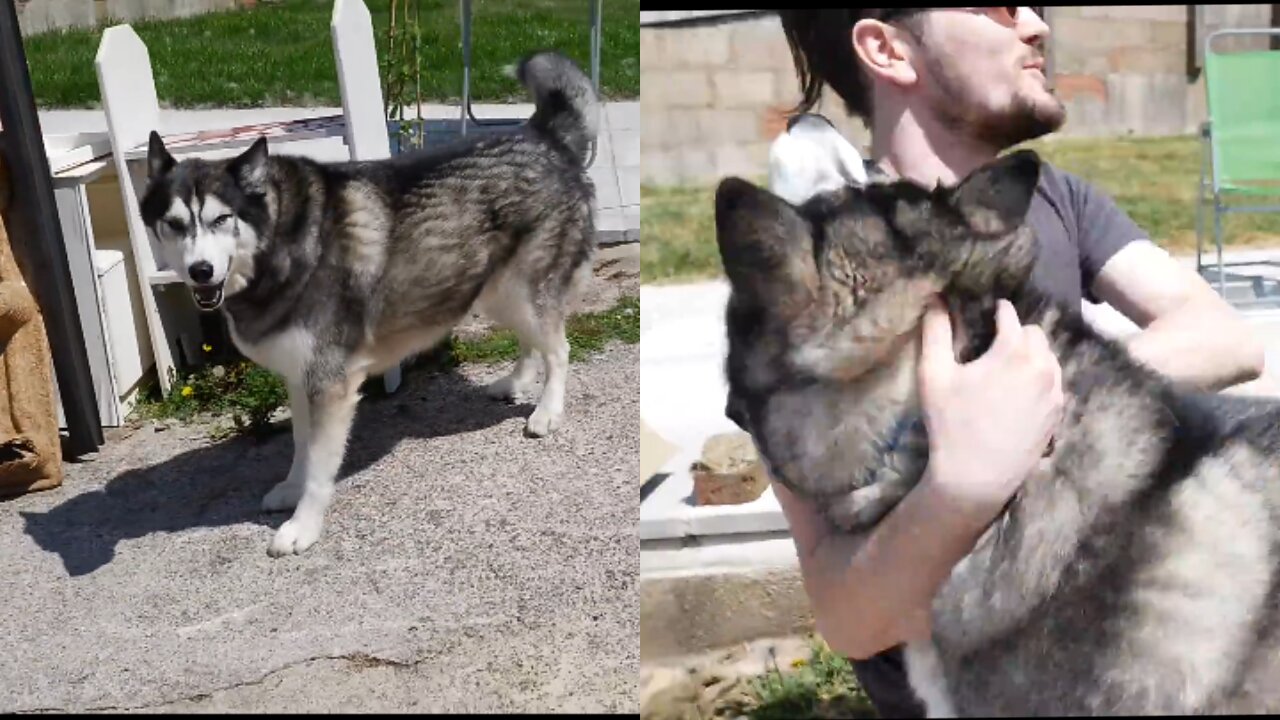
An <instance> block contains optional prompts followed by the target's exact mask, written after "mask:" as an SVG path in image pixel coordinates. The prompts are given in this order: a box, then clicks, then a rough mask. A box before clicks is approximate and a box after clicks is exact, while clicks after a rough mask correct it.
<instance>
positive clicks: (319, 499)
mask: <svg viewBox="0 0 1280 720" xmlns="http://www.w3.org/2000/svg"><path fill="white" fill-rule="evenodd" d="M362 382H364V374H363V373H349V374H346V375H345V376H343V377H340V378H337V379H334V380H331V381H329V382H326V383H323V384H322V385H320V386H319V387H315V386H314V385H313V387H311V388H310V389H309V391H308V393H307V399H308V404H309V408H308V415H307V418H308V432H307V434H306V435H307V442H306V445H305V453H306V457H305V458H304V460H303V463H304V468H305V480H304V485H303V491H302V497H301V498H300V499H299V500H298V506H297V508H296V509H295V510H294V511H293V517H291V518H289V520H288V521H287V522H285V524H284V525H281V526H280V529H279V530H278V531H276V535H275V537H274V538H272V540H271V546H270V548H268V550H267V552H268V554H270V555H271V556H272V557H280V556H281V555H290V554H297V553H301V552H304V551H306V549H307V548H309V547H311V546H312V545H314V544H315V542H316V541H317V540H319V539H320V533H321V530H322V529H323V527H324V517H325V513H326V512H327V511H328V509H329V503H330V502H331V501H332V500H333V483H334V479H335V478H336V477H337V475H338V470H339V469H340V468H341V466H342V458H343V456H344V454H345V453H346V447H347V437H348V435H349V434H350V432H351V421H352V419H353V418H354V417H355V410H356V404H357V403H358V402H359V400H360V393H359V389H360V383H362Z"/></svg>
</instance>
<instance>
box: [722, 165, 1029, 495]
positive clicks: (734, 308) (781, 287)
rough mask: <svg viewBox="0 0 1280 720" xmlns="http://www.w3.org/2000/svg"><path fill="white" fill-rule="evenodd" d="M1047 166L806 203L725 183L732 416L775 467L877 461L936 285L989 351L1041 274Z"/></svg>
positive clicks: (814, 471) (971, 343)
mask: <svg viewBox="0 0 1280 720" xmlns="http://www.w3.org/2000/svg"><path fill="white" fill-rule="evenodd" d="M1039 173H1040V161H1039V158H1038V157H1037V156H1036V155H1035V154H1034V153H1032V152H1029V151H1023V152H1018V153H1013V154H1010V155H1007V156H1005V157H1003V158H1001V159H998V160H996V161H993V162H992V163H990V164H988V165H986V166H984V167H982V168H980V169H978V170H976V171H974V172H973V173H972V174H971V175H970V176H968V177H967V178H965V179H964V180H963V181H961V182H960V183H959V184H958V185H956V186H954V187H948V188H944V187H938V188H935V189H932V190H928V189H925V188H922V187H920V186H918V185H916V184H914V183H911V182H907V181H899V182H893V183H885V184H871V185H868V186H866V187H855V186H849V187H846V188H841V189H839V190H835V191H832V192H829V193H825V194H823V195H819V196H817V197H815V198H813V199H811V200H809V201H808V202H806V203H804V204H803V205H800V206H795V205H792V204H790V203H788V202H786V201H784V200H782V199H781V198H779V197H777V196H775V195H773V194H772V193H770V192H768V191H766V190H763V189H760V188H757V187H755V186H754V185H752V184H750V183H748V182H745V181H743V180H739V179H728V180H725V181H723V182H722V183H721V184H720V186H719V188H718V189H717V193H716V200H715V203H716V234H717V242H718V243H719V248H720V255H721V259H722V261H723V263H724V268H725V272H726V274H727V275H728V279H729V283H730V285H731V294H730V298H729V304H728V310H727V313H726V322H727V329H728V338H729V353H728V358H727V362H726V374H727V376H728V380H729V388H730V399H729V403H728V406H727V408H726V414H727V415H728V416H729V417H730V418H731V419H733V420H734V421H735V422H736V423H737V424H738V425H739V426H740V427H743V428H744V429H747V430H748V431H750V432H751V433H752V434H753V435H754V436H755V438H756V441H757V443H758V444H759V446H760V449H761V452H762V453H764V454H766V455H767V456H768V455H772V457H771V458H770V460H771V462H772V463H773V465H774V469H775V471H776V472H778V473H780V474H782V475H786V474H787V473H788V472H790V473H792V479H794V480H797V481H799V479H800V478H802V477H815V476H818V475H821V474H824V473H829V472H833V471H838V472H840V473H842V474H845V475H847V473H848V472H849V468H855V467H863V466H866V465H867V464H869V463H872V462H874V458H872V457H871V456H870V455H869V453H870V452H871V450H869V449H867V448H872V447H874V446H875V445H876V444H877V443H878V442H883V441H884V440H885V435H884V433H885V432H886V429H887V428H889V427H892V426H893V425H894V424H895V423H897V422H899V421H900V420H901V419H902V413H903V411H904V408H908V407H910V406H911V405H912V404H913V403H914V402H916V386H915V372H914V370H915V368H916V365H917V361H918V357H919V355H918V353H919V350H918V348H919V339H920V322H921V318H922V317H923V315H924V312H925V309H926V307H927V305H928V303H929V301H930V299H931V298H932V297H933V296H935V295H938V294H941V295H942V296H943V297H944V298H945V299H946V300H947V302H948V304H949V305H950V307H951V308H952V311H953V312H955V313H958V314H959V315H960V317H961V320H962V323H961V327H959V328H957V331H956V338H957V344H958V345H959V347H957V350H958V354H959V356H960V359H961V360H962V361H963V360H967V359H968V358H969V357H972V356H973V355H975V354H977V353H979V352H981V351H982V350H985V348H986V347H987V345H989V344H990V341H991V339H992V337H993V335H994V309H995V303H996V301H997V300H998V299H999V298H1002V297H1010V296H1011V295H1013V294H1014V293H1016V291H1017V290H1018V288H1020V287H1021V286H1022V285H1023V284H1024V283H1026V282H1027V281H1028V280H1029V279H1030V276H1031V271H1032V268H1033V265H1034V262H1035V254H1036V250H1035V240H1034V236H1033V235H1032V234H1031V232H1030V229H1029V228H1027V227H1025V225H1024V221H1025V217H1026V214H1027V210H1028V208H1029V206H1030V203H1031V199H1032V196H1033V194H1034V192H1035V187H1036V184H1037V182H1038V181H1039ZM966 356H967V357H966ZM837 447H839V448H840V449H839V450H838V451H837V450H833V448H837Z"/></svg>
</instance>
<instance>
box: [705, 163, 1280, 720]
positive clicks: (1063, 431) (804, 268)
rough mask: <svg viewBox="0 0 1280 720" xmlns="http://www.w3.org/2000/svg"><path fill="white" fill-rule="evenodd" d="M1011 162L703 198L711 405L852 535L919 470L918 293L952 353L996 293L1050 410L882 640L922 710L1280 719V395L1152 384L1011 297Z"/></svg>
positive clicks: (1054, 306)
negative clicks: (1037, 340) (944, 174)
mask: <svg viewBox="0 0 1280 720" xmlns="http://www.w3.org/2000/svg"><path fill="white" fill-rule="evenodd" d="M1039 170H1040V162H1039V158H1038V157H1037V156H1036V155H1035V154H1034V153H1032V152H1030V151H1020V152H1016V153H1012V154H1009V155H1006V156H1004V157H1002V158H1000V159H998V160H995V161H993V162H992V163H989V164H988V165H986V166H984V167H982V168H980V169H978V170H976V171H975V172H973V173H972V174H970V175H969V176H968V177H967V178H965V179H964V180H963V181H962V182H960V183H959V184H958V185H956V186H954V187H938V188H935V189H933V190H928V189H925V188H922V187H920V186H918V185H915V184H913V183H910V182H908V181H898V182H892V183H883V184H880V183H877V184H871V185H868V186H866V187H857V186H852V185H851V186H848V187H844V188H840V189H837V190H833V191H829V192H826V193H823V194H820V195H818V196H816V197H814V198H812V199H810V200H808V201H807V202H805V203H804V204H802V205H800V206H795V205H792V204H790V203H788V202H786V201H784V200H782V199H780V198H778V197H777V196H775V195H773V194H772V193H770V192H768V191H766V190H763V189H760V188H757V187H755V186H754V185H751V184H750V183H748V182H746V181H743V180H741V179H737V178H729V179H726V180H724V181H722V183H721V184H720V186H719V187H718V189H717V194H716V198H715V211H716V232H717V242H718V244H719V249H720V253H721V258H722V260H723V263H724V267H725V271H726V273H727V275H728V279H729V282H730V285H731V294H730V298H729V302H728V307H727V311H726V322H727V329H728V340H729V350H728V356H727V359H726V364H725V368H726V374H727V377H728V383H729V400H728V403H727V406H726V414H727V415H729V417H731V418H732V419H733V420H734V421H735V422H736V423H737V424H738V425H739V426H741V427H742V428H743V429H745V430H747V431H748V432H749V433H750V434H751V435H752V436H753V438H754V440H755V442H756V444H757V446H758V448H759V450H760V453H761V456H762V457H763V458H764V460H765V462H766V463H767V465H768V467H769V469H770V470H771V472H772V476H773V477H774V478H775V479H776V480H777V481H778V482H780V483H782V484H783V485H784V486H785V487H787V488H788V489H790V490H792V491H794V492H796V493H797V494H801V495H804V496H807V497H809V498H811V499H813V500H815V501H817V502H818V504H819V506H820V507H822V508H823V509H824V512H825V517H826V518H827V520H828V521H829V522H830V523H832V524H833V526H836V527H839V528H841V529H842V530H843V531H848V532H853V533H855V534H861V533H866V532H867V531H869V530H870V529H871V528H873V527H874V526H875V525H876V523H877V522H878V521H879V520H880V519H881V518H882V517H884V515H885V514H886V513H887V512H889V510H890V509H891V508H892V507H893V506H894V504H895V503H896V502H897V501H898V500H899V499H900V498H902V496H903V495H904V494H905V493H907V492H908V491H909V490H910V489H911V487H912V486H913V485H914V484H915V483H916V482H917V481H918V480H919V479H920V477H921V475H922V474H923V472H924V468H925V465H926V462H927V454H928V446H927V438H925V436H924V433H925V431H924V427H923V424H922V423H921V422H920V405H919V398H918V394H917V392H918V390H917V386H916V370H917V364H918V360H919V348H920V341H921V330H920V326H921V320H922V317H923V314H924V311H925V308H926V304H927V302H928V300H929V298H930V297H931V296H933V295H934V294H941V295H942V297H943V298H944V300H945V302H946V304H947V305H948V307H949V309H950V311H951V313H952V316H953V318H955V320H954V322H956V323H957V324H958V328H957V333H956V341H955V342H956V351H957V357H958V359H959V360H960V361H962V362H966V361H968V360H971V359H973V358H975V357H977V356H978V355H980V354H981V353H982V352H984V351H985V350H986V348H987V347H989V346H990V344H991V342H992V340H993V338H994V334H995V319H994V318H995V307H996V302H997V300H998V299H1008V300H1009V301H1010V302H1011V303H1012V304H1013V305H1014V307H1015V309H1016V310H1017V311H1018V315H1019V317H1020V318H1022V319H1023V321H1024V322H1035V323H1037V324H1039V325H1040V326H1041V327H1042V328H1043V329H1044V330H1045V333H1046V335H1047V336H1048V337H1049V339H1050V344H1051V346H1052V348H1053V350H1054V352H1055V355H1056V356H1057V357H1058V359H1059V361H1060V363H1061V366H1062V373H1063V375H1062V377H1063V389H1064V391H1065V393H1066V397H1067V399H1066V414H1065V418H1064V420H1063V423H1062V425H1061V426H1060V428H1059V430H1058V432H1057V433H1056V435H1055V442H1054V449H1053V452H1052V454H1051V455H1050V456H1049V457H1048V458H1047V459H1046V460H1045V461H1044V462H1043V463H1042V464H1041V466H1040V468H1039V469H1038V470H1037V471H1035V472H1034V473H1033V475H1032V476H1031V477H1029V478H1028V479H1027V480H1026V481H1025V483H1024V484H1023V485H1022V486H1021V488H1020V489H1019V491H1018V492H1017V493H1016V494H1015V496H1014V497H1013V498H1012V499H1011V500H1010V502H1009V503H1008V504H1007V505H1006V507H1005V508H1004V509H1003V511H1002V512H1001V513H1000V514H999V516H998V517H997V518H996V519H995V520H994V521H993V522H992V524H991V525H990V526H989V527H988V528H987V529H986V530H985V531H984V533H983V534H982V535H981V536H980V538H979V539H978V541H977V543H976V544H975V546H974V547H973V549H972V551H971V552H970V553H969V554H968V555H967V556H966V557H965V558H964V559H963V560H962V561H961V562H960V563H959V564H958V565H957V566H956V567H955V568H954V570H953V572H952V573H951V575H950V576H949V578H948V580H947V581H946V582H945V583H944V585H943V587H942V588H941V589H940V591H939V592H938V594H937V595H936V597H935V599H934V602H933V605H932V609H931V611H932V618H933V623H932V627H933V632H932V641H931V642H930V643H923V644H915V645H908V646H907V647H906V648H905V650H904V655H905V658H906V661H907V667H908V677H909V680H910V682H911V684H912V687H913V689H914V691H915V692H916V694H917V695H918V696H919V697H920V698H921V699H922V701H923V702H924V703H925V705H926V707H927V708H928V711H929V714H930V715H931V716H948V715H960V716H996V715H1021V716H1026V715H1098V714H1128V715H1145V714H1189V713H1227V712H1267V711H1275V710H1278V709H1280V682H1277V681H1276V680H1277V679H1280V627H1277V625H1278V623H1277V619H1280V612H1278V608H1277V599H1278V596H1280V574H1278V573H1277V572H1276V570H1277V562H1278V561H1280V544H1278V541H1280V522H1278V520H1280V463H1277V458H1278V457H1280V406H1277V405H1276V404H1274V403H1271V402H1269V401H1264V400H1260V399H1254V398H1246V397H1242V396H1232V395H1217V394H1211V393H1197V392H1191V391H1187V390H1186V389H1184V388H1178V387H1175V386H1174V385H1173V384H1172V383H1171V382H1170V381H1168V380H1166V379H1164V378H1163V377H1162V376H1160V375H1158V374H1157V373H1155V372H1154V371H1151V370H1149V369H1147V368H1144V367H1143V366H1141V365H1140V364H1139V363H1138V362H1137V361H1135V360H1133V359H1131V358H1130V357H1129V356H1128V355H1127V353H1126V352H1125V350H1124V349H1123V347H1122V346H1121V345H1120V344H1118V343H1116V342H1114V341H1112V340H1109V339H1107V338H1105V337H1103V336H1101V335H1099V334H1097V333H1096V332H1095V331H1094V330H1093V329H1092V328H1091V327H1090V326H1088V325H1087V324H1086V322H1085V320H1084V318H1083V316H1082V314H1081V313H1080V311H1079V308H1068V307H1065V306H1062V305H1060V304H1058V303H1055V302H1053V301H1050V300H1048V299H1046V298H1045V297H1044V296H1042V295H1041V294H1039V293H1038V292H1037V290H1036V289H1035V288H1034V287H1033V286H1031V285H1030V284H1029V277H1030V273H1031V269H1032V265H1033V263H1034V259H1035V253H1036V245H1035V238H1034V235H1033V234H1032V233H1031V231H1030V229H1029V228H1028V227H1026V226H1025V224H1024V220H1025V215H1026V212H1027V209H1028V207H1029V205H1030V202H1031V198H1032V194H1033V191H1034V189H1035V186H1036V183H1037V181H1038V177H1039Z"/></svg>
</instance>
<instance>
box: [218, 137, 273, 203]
mask: <svg viewBox="0 0 1280 720" xmlns="http://www.w3.org/2000/svg"><path fill="white" fill-rule="evenodd" d="M227 172H229V173H231V176H232V177H234V178H235V179H236V182H238V183H239V184H240V187H241V188H243V189H244V190H245V191H247V192H265V191H266V188H267V139H266V138H264V137H260V138H258V139H257V140H256V141H254V143H253V145H250V146H249V149H248V150H245V151H244V152H243V153H241V154H240V155H239V156H238V157H237V158H236V159H234V160H232V161H231V163H230V164H229V165H228V166H227Z"/></svg>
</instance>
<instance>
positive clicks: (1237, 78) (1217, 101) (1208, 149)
mask: <svg viewBox="0 0 1280 720" xmlns="http://www.w3.org/2000/svg"><path fill="white" fill-rule="evenodd" d="M1277 35H1280V30H1270V29H1266V30H1264V29H1257V30H1252V29H1250V30H1219V31H1217V32H1215V33H1213V34H1211V35H1209V37H1208V38H1206V39H1205V52H1204V71H1205V89H1206V92H1207V96H1208V118H1209V119H1208V121H1207V122H1205V123H1204V124H1203V125H1202V126H1201V128H1200V144H1201V150H1202V152H1201V159H1200V186H1199V192H1198V193H1197V197H1196V269H1197V271H1199V272H1200V273H1201V274H1202V276H1205V277H1206V279H1208V280H1209V281H1210V282H1213V283H1215V284H1216V285H1217V288H1218V292H1219V293H1220V294H1221V295H1222V296H1223V297H1224V298H1225V297H1227V281H1228V277H1229V273H1228V272H1227V268H1228V267H1240V266H1245V265H1252V266H1258V265H1263V264H1272V263H1257V262H1234V263H1224V262H1223V258H1222V218H1223V216H1224V215H1227V214H1231V213H1273V212H1280V205H1266V204H1261V203H1263V202H1265V200H1266V199H1272V200H1274V199H1276V198H1280V51H1276V50H1249V51H1238V52H1215V51H1214V40H1215V39H1221V38H1225V37H1228V36H1259V37H1266V36H1277ZM1206 165H1209V166H1210V167H1211V168H1212V171H1211V173H1208V174H1209V177H1208V178H1206ZM1206 190H1212V194H1211V195H1209V196H1206V194H1205V191H1206ZM1228 201H1234V202H1236V203H1244V204H1229V202H1228ZM1206 203H1211V205H1212V208H1213V237H1214V242H1215V243H1216V244H1217V248H1218V262H1217V268H1216V273H1209V274H1207V275H1206V273H1205V270H1206V266H1205V265H1204V263H1203V261H1202V250H1203V235H1204V231H1203V227H1204V206H1205V205H1206ZM1230 279H1231V281H1232V282H1233V283H1237V282H1244V283H1246V284H1249V285H1252V290H1253V296H1254V297H1253V298H1235V299H1233V300H1232V301H1233V302H1234V303H1235V304H1237V305H1253V304H1260V303H1266V302H1278V301H1280V278H1268V277H1266V276H1264V275H1257V274H1252V275H1245V274H1241V273H1237V274H1230ZM1268 282H1270V283H1273V284H1276V285H1277V287H1276V288H1275V290H1276V292H1274V293H1273V294H1272V295H1271V296H1270V297H1268V293H1267V292H1266V284H1267V283H1268Z"/></svg>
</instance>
